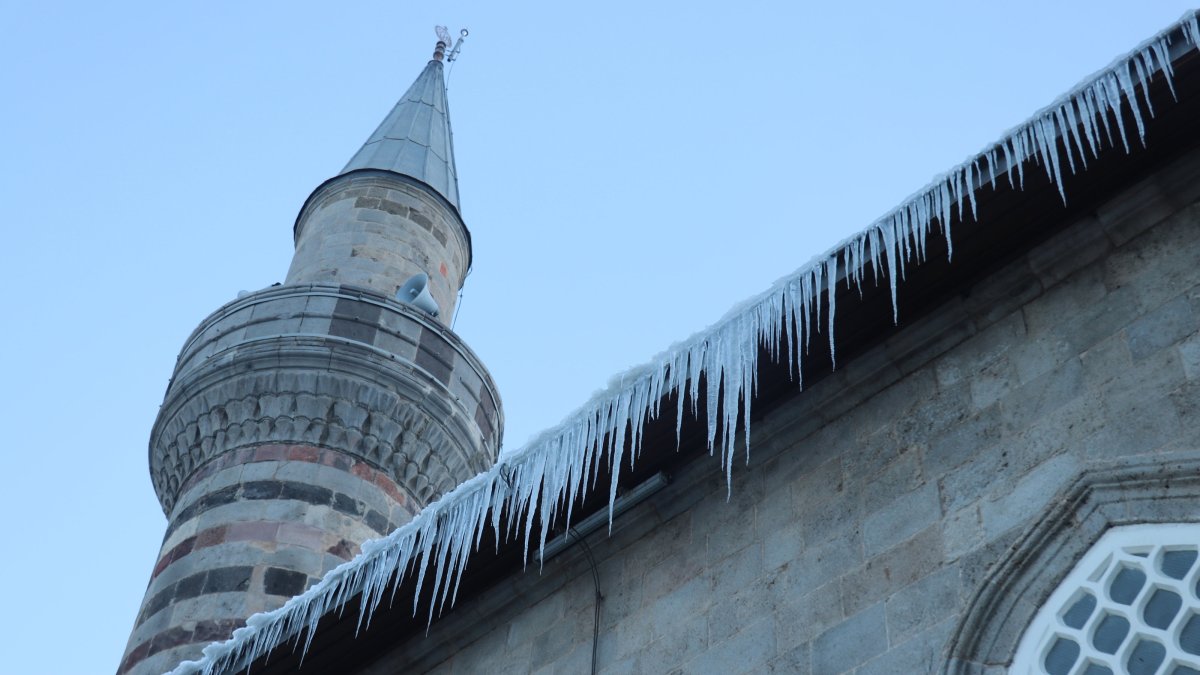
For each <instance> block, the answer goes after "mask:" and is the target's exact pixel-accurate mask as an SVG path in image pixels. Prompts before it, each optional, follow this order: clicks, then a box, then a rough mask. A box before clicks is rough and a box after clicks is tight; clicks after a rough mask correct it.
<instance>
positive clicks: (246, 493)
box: [166, 480, 396, 550]
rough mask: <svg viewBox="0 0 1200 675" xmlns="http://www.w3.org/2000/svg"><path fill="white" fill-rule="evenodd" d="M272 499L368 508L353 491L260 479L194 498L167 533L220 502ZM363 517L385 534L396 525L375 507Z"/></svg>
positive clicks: (353, 510) (355, 511) (357, 511)
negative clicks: (342, 491) (356, 497)
mask: <svg viewBox="0 0 1200 675" xmlns="http://www.w3.org/2000/svg"><path fill="white" fill-rule="evenodd" d="M268 499H270V500H291V501H297V502H304V503H306V504H311V505H313V506H329V507H331V508H333V509H334V510H335V511H341V512H342V513H345V514H346V515H349V516H356V517H357V516H359V515H362V512H363V510H364V509H365V507H364V506H363V505H362V503H361V502H359V501H358V500H356V499H354V498H353V497H351V496H350V495H346V494H342V493H340V492H336V493H335V492H334V491H333V490H330V489H329V488H325V487H321V486H319V485H309V484H306V483H298V482H295V481H281V480H256V481H251V482H248V483H236V484H234V485H229V486H226V487H223V488H220V489H219V490H215V491H213V492H209V493H208V494H206V495H204V496H203V497H201V498H200V499H197V500H196V501H195V502H192V504H191V505H189V506H188V507H187V508H185V509H183V510H182V511H180V512H179V513H178V514H177V515H176V517H175V518H173V519H172V520H171V524H170V525H168V526H167V534H166V537H167V538H170V536H171V534H173V533H174V532H175V529H176V528H177V527H179V526H180V525H182V524H184V523H186V522H188V521H189V520H191V519H193V518H195V517H196V516H198V515H200V514H201V513H204V512H205V511H208V510H210V509H215V508H217V507H218V506H224V505H225V504H233V503H237V502H248V501H259V500H268ZM362 520H363V522H364V523H366V525H367V527H370V528H371V529H372V530H375V532H377V533H378V534H379V536H381V537H382V536H384V535H386V534H387V533H388V532H391V531H392V530H394V529H396V524H395V523H392V522H391V521H390V520H389V519H388V517H387V516H385V515H383V514H382V513H379V512H378V511H376V510H375V509H370V510H367V512H366V515H365V516H363V518H362ZM197 536H198V535H197ZM189 539H191V538H189ZM185 541H186V540H185ZM179 546H183V543H180V544H179ZM172 550H174V549H172Z"/></svg>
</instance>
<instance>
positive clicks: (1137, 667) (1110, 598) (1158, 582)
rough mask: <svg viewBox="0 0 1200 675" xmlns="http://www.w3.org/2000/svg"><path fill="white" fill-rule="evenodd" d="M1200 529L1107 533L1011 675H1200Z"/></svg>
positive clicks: (1029, 634)
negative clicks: (1125, 674)
mask: <svg viewBox="0 0 1200 675" xmlns="http://www.w3.org/2000/svg"><path fill="white" fill-rule="evenodd" d="M1198 558H1200V525H1197V524H1167V525H1161V524H1159V525H1151V524H1147V525H1128V526H1123V527H1116V528H1113V529H1111V530H1109V531H1108V532H1106V533H1105V534H1104V535H1103V536H1102V537H1101V538H1100V540H1099V541H1097V542H1096V544H1095V545H1094V546H1092V548H1091V549H1089V550H1088V552H1087V553H1086V554H1085V555H1084V556H1083V557H1082V558H1081V559H1080V561H1079V563H1078V564H1077V565H1075V567H1074V569H1072V570H1071V572H1070V574H1069V575H1067V577H1066V579H1064V580H1063V582H1062V583H1061V584H1060V585H1059V586H1058V588H1057V589H1055V591H1054V592H1053V593H1052V594H1051V595H1050V597H1049V599H1048V600H1047V601H1046V603H1045V604H1043V605H1042V607H1041V609H1040V610H1039V611H1038V613H1037V615H1036V616H1035V617H1034V619H1033V622H1032V623H1031V624H1030V625H1029V627H1028V628H1027V629H1026V630H1025V633H1024V634H1023V635H1022V637H1021V641H1020V643H1019V646H1018V647H1017V652H1016V656H1015V658H1014V659H1013V662H1012V667H1011V668H1010V670H1009V672H1010V673H1012V674H1013V675H1026V674H1033V673H1036V674H1037V675H1117V674H1119V673H1130V674H1131V675H1200V587H1198V586H1197V584H1198V583H1200V560H1198Z"/></svg>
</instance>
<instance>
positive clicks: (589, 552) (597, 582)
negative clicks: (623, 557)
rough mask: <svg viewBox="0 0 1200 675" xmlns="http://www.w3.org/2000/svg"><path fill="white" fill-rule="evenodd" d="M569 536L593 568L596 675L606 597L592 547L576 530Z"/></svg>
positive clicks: (593, 673) (572, 530)
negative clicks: (602, 610)
mask: <svg viewBox="0 0 1200 675" xmlns="http://www.w3.org/2000/svg"><path fill="white" fill-rule="evenodd" d="M567 534H569V535H571V536H572V537H574V538H575V541H577V542H579V544H581V545H582V546H583V554H584V555H585V556H587V561H588V564H589V565H591V566H592V581H593V582H594V583H595V585H596V617H595V618H594V619H593V620H592V675H596V654H597V649H598V648H599V646H600V603H601V602H602V601H603V600H604V596H603V595H601V594H600V572H599V571H597V570H596V558H595V557H593V556H592V547H591V546H588V543H587V542H586V541H584V539H583V537H581V536H579V533H578V532H576V531H575V528H573V527H572V528H568V529H567Z"/></svg>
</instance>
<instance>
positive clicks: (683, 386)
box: [172, 11, 1200, 675]
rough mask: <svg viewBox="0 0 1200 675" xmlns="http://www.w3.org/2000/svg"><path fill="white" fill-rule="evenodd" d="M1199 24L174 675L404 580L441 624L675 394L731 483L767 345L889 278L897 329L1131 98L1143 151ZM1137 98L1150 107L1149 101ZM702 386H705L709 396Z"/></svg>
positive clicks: (1080, 163) (225, 659)
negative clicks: (463, 595) (916, 298)
mask: <svg viewBox="0 0 1200 675" xmlns="http://www.w3.org/2000/svg"><path fill="white" fill-rule="evenodd" d="M1198 16H1200V14H1198V13H1197V12H1195V11H1193V12H1188V13H1187V14H1185V15H1184V16H1183V18H1182V19H1180V21H1179V22H1177V23H1175V24H1173V25H1171V26H1170V27H1168V28H1167V29H1165V30H1163V31H1162V32H1160V33H1158V34H1157V35H1155V36H1154V37H1152V38H1150V39H1149V40H1147V41H1146V42H1143V43H1142V44H1141V45H1139V46H1138V47H1137V48H1135V49H1134V50H1133V51H1131V52H1130V53H1128V54H1127V55H1125V56H1123V57H1120V58H1118V59H1117V60H1116V61H1114V62H1113V63H1112V64H1111V65H1109V66H1108V67H1107V68H1105V69H1104V70H1101V71H1100V72H1098V73H1096V74H1094V75H1092V76H1091V77H1089V78H1087V79H1086V80H1084V81H1083V82H1081V83H1080V84H1078V85H1076V86H1075V87H1074V88H1072V89H1071V90H1070V91H1068V92H1067V93H1066V94H1064V95H1062V96H1061V97H1059V98H1058V99H1057V100H1055V101H1054V102H1053V103H1051V104H1050V105H1048V106H1046V107H1045V108H1042V109H1041V110H1039V111H1038V112H1037V113H1035V114H1034V115H1033V116H1032V117H1031V118H1030V119H1029V120H1028V121H1026V122H1024V123H1022V124H1021V125H1019V126H1017V127H1015V128H1013V129H1011V130H1010V131H1009V132H1008V133H1007V134H1005V136H1004V137H1003V138H1002V139H1000V140H999V141H997V142H996V143H995V144H993V145H991V146H989V147H987V148H986V149H984V150H983V151H982V152H980V153H979V154H978V155H975V156H973V157H971V158H969V159H967V161H965V162H963V163H962V164H960V165H958V166H956V167H954V168H953V169H951V170H950V171H948V172H946V173H945V174H943V175H942V176H940V177H938V178H936V179H934V181H933V182H932V183H931V184H929V185H928V186H926V187H925V188H923V189H922V190H920V191H919V192H917V193H916V194H914V195H912V196H911V197H910V198H909V199H908V200H906V201H905V202H904V203H903V204H901V205H900V206H898V207H896V208H895V209H894V210H892V211H891V212H890V213H888V214H886V215H884V216H883V217H882V218H880V219H879V220H877V221H875V222H874V223H872V224H871V225H870V226H869V227H867V228H866V229H865V230H863V231H862V232H859V233H858V234H856V235H854V236H851V237H849V238H847V239H846V240H844V241H842V242H841V243H839V244H838V245H836V246H834V247H833V248H832V249H830V250H829V251H828V252H826V253H825V254H824V255H821V256H818V257H816V258H815V259H813V260H812V261H811V262H809V263H808V264H807V265H805V266H804V267H801V268H800V269H799V270H797V271H796V272H794V273H793V274H791V275H789V276H787V277H784V278H783V279H780V280H779V281H777V282H776V283H775V284H774V285H773V286H772V287H771V288H770V289H768V290H767V291H765V292H764V293H762V294H760V295H758V296H757V297H754V298H751V299H749V300H747V301H746V302H743V303H741V304H740V305H739V306H737V307H735V308H734V309H733V310H731V311H730V312H729V313H728V314H726V316H725V317H724V318H722V319H721V320H720V321H718V322H717V323H716V324H714V325H713V326H711V327H709V328H708V329H706V330H704V331H701V332H699V333H697V334H696V335H693V336H692V337H690V338H688V339H687V340H685V341H683V342H681V343H679V344H677V345H675V346H674V347H672V348H671V349H669V350H667V351H666V352H663V353H662V354H659V355H658V356H656V357H655V358H654V359H652V360H651V361H650V362H649V363H647V364H645V365H643V366H640V367H638V368H634V369H632V370H629V371H627V372H625V373H623V374H621V375H619V376H617V377H616V378H614V379H613V381H612V382H611V383H610V385H609V386H608V388H607V389H605V390H604V391H602V392H600V393H598V394H596V395H595V396H594V397H593V398H592V399H591V400H590V401H588V402H587V403H585V404H584V405H583V406H582V407H580V408H579V409H578V410H577V411H576V412H575V413H573V414H572V415H571V416H569V417H568V418H567V419H566V420H565V421H563V422H562V423H561V424H559V425H558V426H556V427H554V428H552V429H549V430H547V431H546V432H544V433H542V434H541V435H539V436H537V437H536V438H535V439H533V440H532V441H530V442H529V443H528V444H527V445H526V446H525V447H524V448H522V449H520V450H517V451H515V452H512V453H510V454H507V455H505V456H503V457H502V458H501V459H500V460H499V461H498V462H497V464H496V465H495V466H493V467H492V468H491V469H489V470H488V471H485V472H483V473H481V474H479V475H477V476H475V477H474V478H472V479H470V480H468V481H466V482H465V483H463V484H461V485H459V486H458V487H457V488H455V489H454V490H452V491H451V492H449V493H447V494H445V495H444V496H442V497H441V498H440V499H438V500H437V501H435V502H433V503H431V504H429V505H428V506H426V507H425V509H424V510H422V511H421V512H420V513H419V514H418V515H417V516H416V517H415V518H414V519H413V520H412V521H411V522H409V523H407V524H405V525H403V526H401V527H400V528H398V529H397V530H395V531H394V532H392V533H391V534H390V535H388V536H386V537H384V538H382V539H376V540H373V541H368V542H366V543H365V544H363V547H362V552H361V553H360V554H359V555H358V556H357V557H356V558H354V559H353V560H351V561H349V562H347V563H344V564H342V565H341V566H339V567H337V568H336V569H334V570H331V571H330V572H329V573H328V574H327V575H325V577H324V578H323V579H321V581H320V582H318V583H317V584H316V585H314V586H313V587H312V588H310V589H308V591H306V592H305V593H303V594H302V595H299V596H296V597H294V598H292V599H291V600H289V601H288V602H287V603H286V604H284V605H283V606H282V607H280V608H279V609H276V610H274V611H270V612H264V613H260V614H255V615H254V616H251V617H250V618H249V619H248V620H247V621H246V626H245V627H243V628H239V629H238V630H236V631H234V633H233V637H232V638H231V639H229V640H227V641H225V642H217V643H213V644H211V645H209V646H207V647H205V649H204V652H203V656H202V658H201V659H200V660H198V661H186V662H184V663H181V664H180V665H179V666H178V667H177V668H176V669H175V670H174V671H173V673H172V675H191V674H194V673H203V674H204V675H210V674H212V673H223V672H232V671H234V670H236V669H237V668H238V667H239V666H241V667H244V666H245V665H248V664H249V663H250V662H252V661H254V660H255V659H256V658H258V657H260V656H262V655H264V654H266V653H267V652H269V651H271V650H272V649H274V648H275V647H276V646H277V645H279V644H280V643H282V642H283V641H284V640H288V639H292V640H296V641H297V642H299V641H300V640H301V639H303V648H304V650H305V651H307V649H308V646H309V644H310V643H311V641H312V638H313V634H314V632H315V629H316V626H317V623H318V621H319V620H320V619H321V617H322V616H323V615H325V614H326V613H327V612H329V611H330V610H332V609H336V608H339V607H341V606H343V605H344V604H345V603H346V602H347V601H348V600H350V599H351V598H353V597H354V596H356V595H358V594H360V593H361V594H362V597H363V600H362V602H361V612H360V615H359V626H360V627H361V626H362V625H364V624H365V623H366V622H368V621H369V620H370V617H371V614H372V613H373V612H374V611H375V610H376V609H377V608H378V606H379V603H380V602H381V601H382V599H383V597H384V593H385V591H386V589H387V588H388V587H389V585H390V583H389V582H391V581H393V580H394V581H395V582H396V583H399V581H400V580H402V579H404V578H407V576H408V575H410V574H411V573H412V572H413V571H414V570H415V571H416V573H417V579H416V592H415V594H414V598H413V611H414V613H415V612H416V611H417V597H419V595H420V591H421V589H422V588H423V587H424V585H425V584H426V583H431V584H432V590H433V598H434V599H435V602H432V603H431V605H430V608H429V618H430V619H432V617H433V613H434V611H440V610H441V609H442V608H443V607H444V606H445V603H446V602H447V601H449V602H450V604H451V605H453V603H454V600H455V596H456V594H457V590H458V583H459V581H460V579H461V578H462V574H463V570H464V568H465V566H466V562H467V559H468V557H469V556H470V554H471V551H472V550H473V549H476V548H477V547H478V546H479V542H480V540H481V537H482V534H483V532H484V529H485V528H487V527H490V528H492V529H493V530H494V531H495V533H496V539H497V541H500V540H502V539H504V537H503V536H502V532H507V533H511V532H515V531H521V530H523V534H524V552H525V555H526V557H528V553H529V546H530V543H531V541H530V540H531V538H532V535H533V532H534V528H533V525H534V523H535V521H536V522H538V523H539V525H540V529H539V532H540V539H539V541H537V542H536V543H537V545H538V546H539V547H541V546H543V545H544V544H545V537H546V534H547V532H549V531H550V527H549V525H550V524H551V523H553V522H555V520H556V518H557V517H558V516H559V515H560V513H559V510H560V508H561V507H562V506H563V505H565V506H566V514H565V515H566V518H567V520H568V521H569V520H570V515H571V508H572V505H573V504H574V503H575V500H576V498H578V497H579V496H581V495H582V494H584V493H585V492H586V491H587V490H588V489H589V488H588V480H589V479H591V478H593V477H594V475H595V473H596V472H598V471H599V470H600V466H601V461H602V460H608V461H609V465H610V466H611V467H612V469H611V470H612V483H611V485H612V492H611V493H610V495H609V499H610V504H611V502H612V500H613V499H614V498H615V496H616V495H615V490H616V486H617V478H618V474H619V472H620V469H621V465H622V461H623V460H624V459H625V458H624V457H623V453H624V451H625V445H624V444H623V443H622V442H621V439H624V438H625V434H626V431H627V430H628V431H632V441H633V442H632V444H631V445H630V448H631V451H632V452H634V453H635V457H636V453H637V451H638V449H639V448H640V443H641V434H642V429H643V425H644V423H645V422H646V421H647V420H648V419H652V418H657V417H658V414H659V406H660V403H661V402H662V401H663V400H664V397H665V396H667V395H671V394H676V395H677V396H676V401H677V405H678V406H679V410H678V412H679V413H680V414H679V415H678V417H677V418H678V419H679V420H682V419H683V415H682V412H683V405H684V399H685V396H687V397H690V399H691V401H692V405H693V406H695V405H697V403H696V402H697V401H699V400H704V401H705V409H704V410H703V411H695V412H697V413H698V414H699V413H701V412H702V413H703V419H705V420H706V421H707V424H708V448H709V452H710V454H713V453H715V451H716V450H717V449H719V450H720V459H721V464H722V467H723V469H724V471H725V473H726V477H727V481H728V477H729V474H730V471H731V469H732V466H733V456H734V452H735V450H736V448H735V440H734V432H735V430H736V428H737V426H738V424H737V423H738V419H737V417H738V410H739V405H738V404H739V402H740V403H741V404H742V405H741V406H740V407H741V410H742V416H741V417H742V418H741V423H742V425H743V429H744V430H745V437H746V444H747V445H746V452H747V454H748V453H749V435H750V433H749V432H750V407H751V402H752V399H753V396H752V391H753V388H754V385H755V377H756V375H755V373H756V370H757V365H758V363H757V362H758V352H759V350H758V347H759V345H765V346H767V347H768V348H769V349H770V352H771V354H772V355H774V357H775V358H776V359H778V358H781V356H782V352H783V351H785V350H786V352H787V358H788V361H789V367H790V368H792V369H793V371H794V372H798V371H799V369H800V368H799V367H800V360H801V359H802V358H803V355H804V353H805V349H804V347H805V346H806V345H807V344H808V343H809V340H810V338H811V335H812V332H813V331H814V329H816V330H819V326H820V324H821V323H822V316H821V311H822V307H821V304H822V302H821V294H822V292H826V291H827V295H826V297H827V300H826V302H827V303H828V306H827V307H826V308H825V316H824V328H825V331H826V333H827V334H828V336H829V342H830V347H831V349H832V348H833V346H834V335H833V319H834V314H835V311H836V307H835V306H834V299H835V294H834V290H835V287H836V285H837V284H838V283H845V284H846V285H847V286H848V287H849V286H853V287H860V288H861V286H862V283H863V280H864V277H865V276H866V275H867V272H868V271H870V273H871V275H872V278H873V279H874V280H875V281H876V282H879V281H880V280H881V279H882V278H884V277H886V279H887V281H888V284H889V286H890V288H891V295H892V306H893V312H894V314H893V318H895V311H896V309H897V308H896V285H897V283H898V281H899V280H902V279H903V278H904V266H905V265H906V264H909V263H912V262H913V261H918V262H919V261H921V260H923V259H924V255H925V240H926V237H927V235H928V234H929V232H930V231H931V230H932V228H933V226H934V222H935V221H936V222H937V223H938V227H939V229H940V230H941V231H942V232H943V234H944V235H945V237H946V239H947V241H949V240H950V232H949V223H950V219H951V212H952V210H953V209H957V210H958V216H959V219H960V221H961V219H962V217H963V216H964V208H966V207H964V201H966V202H967V204H968V207H969V208H970V211H971V215H972V216H974V214H975V193H976V191H978V190H979V189H980V188H981V187H983V186H984V185H987V184H989V183H995V181H996V179H997V177H1006V178H1007V180H1008V182H1009V183H1010V185H1012V186H1013V187H1014V188H1019V187H1021V186H1023V184H1024V173H1025V171H1026V169H1029V168H1031V166H1032V163H1036V164H1039V165H1040V166H1041V167H1042V169H1043V170H1045V172H1046V174H1047V177H1048V178H1049V180H1050V181H1052V182H1053V183H1055V184H1056V185H1057V186H1058V188H1059V192H1060V194H1062V190H1063V188H1062V172H1063V168H1064V167H1063V158H1064V157H1065V158H1066V163H1067V166H1066V168H1067V169H1069V170H1070V171H1071V172H1072V173H1075V172H1077V171H1084V170H1086V169H1087V157H1088V155H1089V154H1090V155H1091V156H1092V157H1097V156H1098V155H1099V153H1100V151H1101V150H1102V149H1103V148H1105V147H1109V148H1112V147H1115V146H1116V144H1117V142H1118V140H1119V142H1120V143H1121V145H1122V146H1123V147H1124V149H1125V150H1126V152H1128V151H1129V149H1130V146H1129V137H1130V135H1131V133H1130V130H1129V129H1126V128H1125V125H1124V122H1123V121H1122V115H1121V105H1122V100H1124V101H1125V103H1126V104H1127V105H1128V107H1129V114H1130V115H1131V117H1132V118H1133V120H1134V123H1135V125H1136V130H1135V131H1136V137H1137V139H1138V140H1139V141H1140V142H1143V143H1144V133H1145V126H1144V117H1143V115H1151V116H1152V115H1153V114H1154V113H1153V109H1152V108H1151V105H1150V100H1149V95H1148V92H1147V85H1148V83H1149V81H1150V80H1151V78H1152V77H1154V76H1155V75H1157V74H1160V73H1161V74H1162V75H1163V76H1164V77H1165V78H1166V81H1167V83H1168V84H1170V83H1171V78H1172V70H1171V61H1172V56H1173V57H1174V58H1179V57H1180V56H1182V55H1183V54H1184V53H1186V52H1188V51H1190V50H1192V49H1200V21H1198ZM1180 33H1181V34H1182V35H1183V37H1184V41H1183V43H1176V44H1174V45H1172V41H1171V36H1172V35H1175V34H1180ZM1137 86H1140V87H1141V88H1142V92H1143V97H1144V98H1143V100H1142V101H1140V102H1139V100H1138V98H1137V92H1136V87H1137ZM1172 92H1174V89H1173V85H1172ZM1064 151H1065V152H1064ZM1063 199H1064V201H1065V199H1066V196H1065V194H1063ZM951 251H952V249H951ZM793 326H795V327H796V334H793V332H792V327H793ZM701 375H704V376H705V377H704V381H705V382H706V387H707V391H706V392H704V393H705V396H704V397H703V399H701V397H700V393H701V392H700V391H699V386H700V382H701ZM722 382H723V383H724V386H722ZM718 415H719V416H720V419H719V418H718ZM718 422H720V424H718ZM680 423H681V422H680ZM718 430H720V435H719V437H718ZM631 461H632V460H631ZM505 513H507V514H508V515H507V517H505V518H503V521H504V522H502V514H505ZM610 518H611V515H610ZM502 528H503V529H502ZM429 570H433V578H432V579H428V578H426V575H427V572H428V571H429Z"/></svg>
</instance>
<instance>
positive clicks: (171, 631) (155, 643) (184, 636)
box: [147, 626, 192, 656]
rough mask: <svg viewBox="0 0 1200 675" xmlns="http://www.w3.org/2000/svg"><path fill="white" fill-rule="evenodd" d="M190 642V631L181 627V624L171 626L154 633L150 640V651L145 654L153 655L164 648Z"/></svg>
mask: <svg viewBox="0 0 1200 675" xmlns="http://www.w3.org/2000/svg"><path fill="white" fill-rule="evenodd" d="M191 643H192V631H190V630H187V629H185V628H183V627H182V626H172V627H171V628H168V629H166V630H164V631H163V632H161V633H159V634H158V635H155V636H154V638H153V639H151V640H150V652H149V653H148V654H147V656H153V655H155V654H157V653H159V652H161V651H163V650H164V649H171V648H172V647H178V646H179V645H186V644H191Z"/></svg>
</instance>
